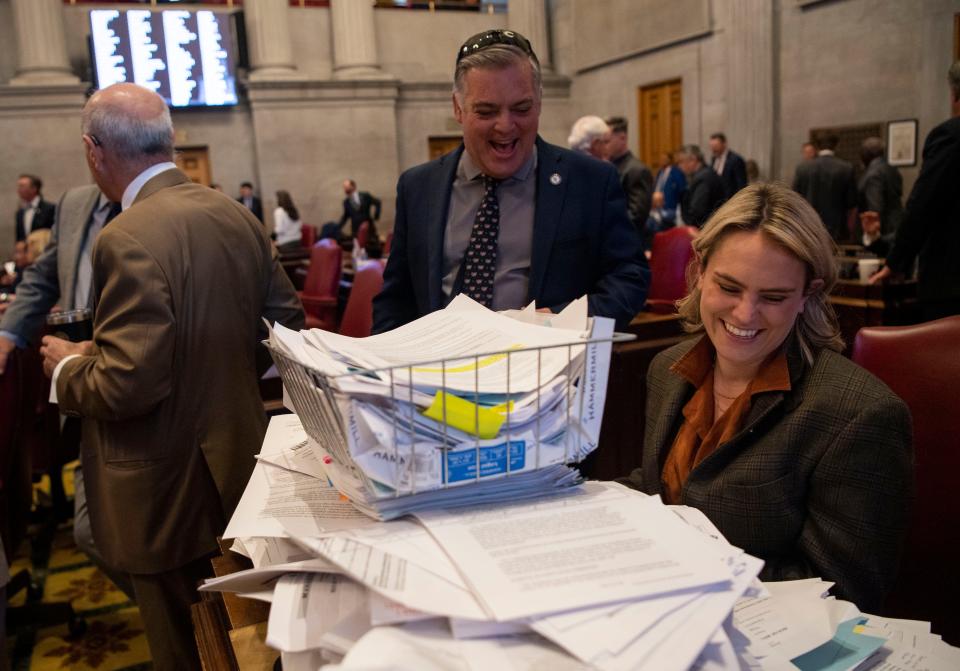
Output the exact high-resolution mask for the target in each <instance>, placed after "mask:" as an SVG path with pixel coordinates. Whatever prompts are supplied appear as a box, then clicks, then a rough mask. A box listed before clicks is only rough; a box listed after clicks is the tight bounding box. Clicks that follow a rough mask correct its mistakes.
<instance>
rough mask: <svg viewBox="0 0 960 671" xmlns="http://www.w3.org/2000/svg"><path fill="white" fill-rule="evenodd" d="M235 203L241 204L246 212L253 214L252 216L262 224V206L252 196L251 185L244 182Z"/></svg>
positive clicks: (258, 200)
mask: <svg viewBox="0 0 960 671" xmlns="http://www.w3.org/2000/svg"><path fill="white" fill-rule="evenodd" d="M237 201H238V202H240V203H243V204H244V206H245V207H246V208H247V209H248V210H250V211H251V212H253V216H255V217H256V218H257V219H259V220H260V223H261V224H262V223H263V204H262V203H261V202H260V199H259V198H257V197H256V196H255V195H253V184H251V183H250V182H244V183H243V184H241V185H240V197H239V198H237Z"/></svg>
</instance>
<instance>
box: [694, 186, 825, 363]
mask: <svg viewBox="0 0 960 671" xmlns="http://www.w3.org/2000/svg"><path fill="white" fill-rule="evenodd" d="M753 231H759V232H760V233H762V234H763V235H764V236H766V238H767V240H769V241H770V242H772V243H773V244H775V245H779V246H780V247H781V248H782V249H784V250H785V251H787V252H789V253H790V254H792V255H793V256H794V257H795V258H796V259H798V260H799V261H800V262H801V263H802V264H803V265H804V267H805V268H806V286H805V288H804V291H805V292H806V294H807V302H806V305H805V306H804V309H803V312H801V313H800V314H799V315H797V320H796V322H795V323H794V325H793V335H794V336H795V338H796V340H797V343H798V345H799V347H800V351H801V353H802V355H803V358H804V360H805V361H806V362H807V363H808V364H810V363H813V358H814V355H815V353H816V352H817V351H819V350H821V349H823V348H825V347H826V348H828V349H832V350H836V351H840V350H842V349H843V339H842V338H841V337H840V326H839V324H838V323H837V316H836V314H835V313H834V311H833V308H832V307H831V305H830V303H829V301H828V299H827V297H828V296H829V294H830V291H831V289H833V286H834V284H836V282H837V262H836V258H835V256H836V253H837V248H836V245H835V244H834V242H833V239H832V238H831V237H830V234H829V233H827V229H826V227H825V226H824V225H823V222H822V221H821V220H820V217H819V216H818V215H817V213H816V211H815V210H814V209H813V208H812V207H810V205H809V204H808V203H807V201H805V200H804V199H803V198H802V197H801V196H800V195H799V194H797V193H796V192H794V191H792V190H791V189H788V188H787V187H786V186H783V185H782V184H775V183H764V182H760V183H757V184H751V185H750V186H748V187H746V188H744V189H741V190H740V191H739V192H738V193H737V194H736V195H734V196H733V197H732V198H731V199H730V200H728V201H727V202H726V203H725V204H724V205H723V206H722V207H720V209H718V210H717V211H716V212H714V214H713V216H712V217H710V219H709V220H708V221H707V223H706V224H705V225H704V227H703V229H702V230H701V231H700V232H699V233H698V234H697V236H696V238H694V240H693V249H694V251H695V252H696V259H695V260H694V262H693V263H691V265H690V267H689V268H688V272H687V285H688V286H689V287H690V293H689V294H688V295H687V296H686V297H685V298H683V299H681V300H679V301H677V308H678V310H679V313H680V317H681V319H682V320H683V322H684V328H685V329H686V330H687V331H691V332H693V331H699V330H701V329H703V321H702V319H701V318H700V295H701V291H700V288H699V287H698V286H697V278H698V276H699V273H700V272H701V271H702V269H705V268H706V267H707V264H709V263H710V257H711V256H712V255H713V253H714V252H715V251H716V250H717V248H718V247H719V245H720V243H721V242H722V241H723V239H724V238H726V237H727V236H728V235H730V234H731V233H737V232H748V233H749V232H753ZM814 280H822V285H820V286H817V285H813V284H812V282H813V281H814Z"/></svg>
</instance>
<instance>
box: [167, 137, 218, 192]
mask: <svg viewBox="0 0 960 671" xmlns="http://www.w3.org/2000/svg"><path fill="white" fill-rule="evenodd" d="M175 157H176V158H175V159H174V160H175V161H176V163H177V167H178V168H180V170H182V171H183V173H184V174H185V175H186V176H187V177H189V178H190V179H191V180H193V181H194V182H196V183H197V184H203V185H204V186H210V151H209V149H207V147H206V146H203V147H177V151H176V154H175Z"/></svg>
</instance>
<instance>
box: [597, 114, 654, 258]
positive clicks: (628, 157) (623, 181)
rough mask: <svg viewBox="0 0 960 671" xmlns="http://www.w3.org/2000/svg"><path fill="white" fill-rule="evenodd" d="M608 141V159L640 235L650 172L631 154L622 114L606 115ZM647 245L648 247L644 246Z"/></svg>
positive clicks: (648, 199) (650, 191) (648, 198)
mask: <svg viewBox="0 0 960 671" xmlns="http://www.w3.org/2000/svg"><path fill="white" fill-rule="evenodd" d="M606 121H607V125H608V126H610V142H609V143H608V145H607V150H608V153H609V154H610V162H611V163H613V165H615V166H616V168H617V172H618V173H620V186H621V187H623V193H624V194H625V195H626V196H627V212H629V213H630V221H632V222H633V227H634V228H635V229H637V232H638V233H640V234H641V235H642V234H643V233H644V229H645V228H646V225H647V219H648V218H649V217H650V207H651V202H652V197H653V175H652V174H651V173H650V168H648V167H647V166H646V164H645V163H644V162H643V161H641V160H640V159H638V158H637V157H636V156H634V155H633V152H632V151H630V148H629V147H628V145H627V120H626V119H624V118H623V117H622V116H614V117H609V118H608V119H607V120H606ZM648 249H649V248H648Z"/></svg>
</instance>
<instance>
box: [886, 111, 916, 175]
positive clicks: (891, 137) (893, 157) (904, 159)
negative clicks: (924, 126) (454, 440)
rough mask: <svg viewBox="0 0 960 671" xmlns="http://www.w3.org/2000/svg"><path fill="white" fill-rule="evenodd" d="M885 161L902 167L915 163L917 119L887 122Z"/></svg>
mask: <svg viewBox="0 0 960 671" xmlns="http://www.w3.org/2000/svg"><path fill="white" fill-rule="evenodd" d="M887 163H889V164H890V165H892V166H897V167H904V166H911V165H916V164H917V120H916V119H901V120H900V121H891V122H889V123H887Z"/></svg>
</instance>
